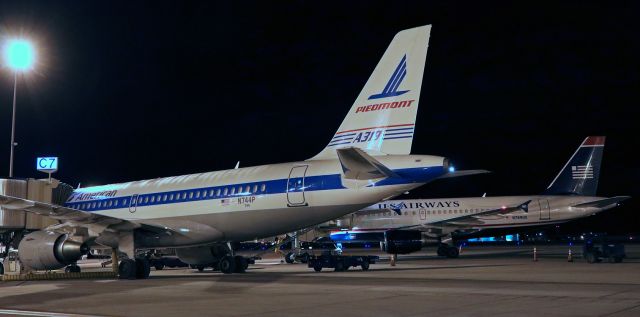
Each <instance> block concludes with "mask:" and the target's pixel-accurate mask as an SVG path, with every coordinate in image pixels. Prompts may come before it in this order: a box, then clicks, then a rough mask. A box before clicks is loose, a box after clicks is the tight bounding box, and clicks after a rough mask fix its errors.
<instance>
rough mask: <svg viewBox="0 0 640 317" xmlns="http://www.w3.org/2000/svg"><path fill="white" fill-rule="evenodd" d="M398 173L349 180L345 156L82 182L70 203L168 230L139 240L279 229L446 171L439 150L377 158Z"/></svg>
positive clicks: (197, 241)
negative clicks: (111, 182)
mask: <svg viewBox="0 0 640 317" xmlns="http://www.w3.org/2000/svg"><path fill="white" fill-rule="evenodd" d="M377 159H378V160H379V161H380V162H381V163H382V164H384V165H385V166H387V167H389V168H390V169H392V170H393V171H394V172H396V173H397V174H398V175H399V176H400V177H399V178H382V179H377V180H366V181H357V180H349V179H345V178H344V176H343V174H342V169H341V166H340V162H339V161H338V160H337V159H333V160H312V161H302V162H294V163H283V164H273V165H263V166H256V167H247V168H239V169H232V170H225V171H218V172H209V173H201V174H192V175H184V176H176V177H167V178H158V179H151V180H144V181H136V182H130V183H121V184H114V185H105V186H97V187H89V188H81V189H77V190H76V191H74V193H73V194H72V195H71V197H70V198H69V199H68V201H67V203H66V204H65V206H67V207H71V208H74V209H78V210H82V211H87V212H91V213H96V214H100V215H105V216H109V217H114V218H120V219H124V220H128V221H130V222H133V223H136V224H139V225H141V226H143V225H146V226H148V227H151V228H154V229H165V230H167V232H168V233H166V234H158V235H154V236H143V237H140V238H137V243H136V244H137V245H138V246H139V247H175V246H191V245H201V244H207V243H213V242H220V241H243V240H250V239H254V238H261V237H267V236H273V235H277V234H281V233H285V232H291V231H294V230H297V229H300V228H304V227H308V226H312V225H315V224H318V223H321V222H324V221H328V220H330V219H335V218H337V217H341V216H343V215H345V214H348V213H351V212H354V211H357V210H359V209H362V208H363V207H366V206H369V205H371V204H373V203H376V202H379V201H381V200H384V199H389V198H392V197H394V196H397V195H399V194H401V193H402V192H405V191H407V190H410V189H412V188H416V187H418V186H420V185H422V184H424V183H426V182H429V181H431V180H433V179H436V178H438V177H440V176H442V175H443V174H445V173H446V169H445V168H444V167H443V165H444V164H445V162H444V161H445V160H444V159H443V158H442V157H437V156H423V155H388V156H381V157H377Z"/></svg>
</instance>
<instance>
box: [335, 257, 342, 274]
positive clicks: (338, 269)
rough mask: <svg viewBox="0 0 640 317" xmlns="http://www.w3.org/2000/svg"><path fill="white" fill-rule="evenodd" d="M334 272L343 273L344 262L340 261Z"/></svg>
mask: <svg viewBox="0 0 640 317" xmlns="http://www.w3.org/2000/svg"><path fill="white" fill-rule="evenodd" d="M334 270H335V271H336V272H342V271H344V263H342V261H341V260H338V262H336V265H335V267H334Z"/></svg>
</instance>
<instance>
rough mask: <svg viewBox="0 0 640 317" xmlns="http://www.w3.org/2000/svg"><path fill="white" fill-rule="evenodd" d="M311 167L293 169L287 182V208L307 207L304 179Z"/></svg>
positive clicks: (299, 166)
mask: <svg viewBox="0 0 640 317" xmlns="http://www.w3.org/2000/svg"><path fill="white" fill-rule="evenodd" d="M308 167H309V165H298V166H294V167H293V168H291V171H290V172H289V179H288V181H287V202H288V204H287V206H289V207H299V206H307V205H308V204H307V202H306V200H305V197H304V189H305V187H304V177H305V175H306V174H307V168H308Z"/></svg>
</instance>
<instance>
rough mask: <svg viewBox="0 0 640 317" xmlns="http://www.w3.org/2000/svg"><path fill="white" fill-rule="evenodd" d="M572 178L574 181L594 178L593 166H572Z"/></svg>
mask: <svg viewBox="0 0 640 317" xmlns="http://www.w3.org/2000/svg"><path fill="white" fill-rule="evenodd" d="M571 176H572V178H573V179H588V178H593V166H591V165H578V166H571Z"/></svg>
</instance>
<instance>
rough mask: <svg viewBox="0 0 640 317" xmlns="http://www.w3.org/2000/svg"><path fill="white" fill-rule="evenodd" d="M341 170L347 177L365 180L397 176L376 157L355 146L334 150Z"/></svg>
mask: <svg viewBox="0 0 640 317" xmlns="http://www.w3.org/2000/svg"><path fill="white" fill-rule="evenodd" d="M336 152H337V154H338V159H339V160H340V165H342V172H343V173H344V177H345V178H347V179H357V180H367V179H378V178H383V177H398V175H397V174H396V173H394V172H393V171H392V170H390V169H389V168H387V167H386V166H384V165H382V163H380V162H378V161H377V160H376V159H374V158H373V157H371V156H370V155H368V154H367V153H365V152H364V151H363V150H361V149H359V148H355V147H350V148H343V149H338V150H336Z"/></svg>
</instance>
